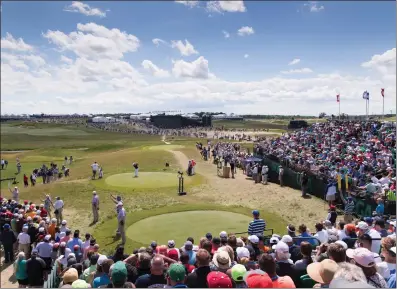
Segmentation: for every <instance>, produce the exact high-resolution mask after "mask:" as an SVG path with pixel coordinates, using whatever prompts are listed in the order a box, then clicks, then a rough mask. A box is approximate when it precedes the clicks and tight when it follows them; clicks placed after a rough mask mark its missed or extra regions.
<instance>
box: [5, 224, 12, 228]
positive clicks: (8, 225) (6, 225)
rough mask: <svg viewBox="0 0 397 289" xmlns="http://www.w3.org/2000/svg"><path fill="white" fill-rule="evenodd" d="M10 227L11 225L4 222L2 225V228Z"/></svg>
mask: <svg viewBox="0 0 397 289" xmlns="http://www.w3.org/2000/svg"><path fill="white" fill-rule="evenodd" d="M10 227H11V226H10V224H4V226H3V228H4V229H9V228H10Z"/></svg>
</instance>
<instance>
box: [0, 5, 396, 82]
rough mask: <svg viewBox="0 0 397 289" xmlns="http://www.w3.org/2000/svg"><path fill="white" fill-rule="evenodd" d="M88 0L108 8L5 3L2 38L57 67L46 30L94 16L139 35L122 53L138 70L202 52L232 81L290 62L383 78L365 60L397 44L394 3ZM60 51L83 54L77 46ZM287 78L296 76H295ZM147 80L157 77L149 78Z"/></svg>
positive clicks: (262, 75) (255, 77) (168, 66)
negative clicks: (218, 8) (179, 44)
mask: <svg viewBox="0 0 397 289" xmlns="http://www.w3.org/2000/svg"><path fill="white" fill-rule="evenodd" d="M84 3H86V4H88V5H89V6H90V7H91V8H94V7H95V8H98V9H100V10H101V11H103V12H106V17H96V16H87V15H83V14H81V13H70V12H66V11H64V8H65V7H66V6H68V5H70V4H71V2H66V1H64V2H62V1H59V2H55V1H54V2H33V1H32V2H30V1H29V2H20V1H18V2H17V1H15V2H14V1H10V2H3V4H2V25H1V33H2V37H4V35H5V34H6V33H7V32H8V33H10V34H12V36H13V37H14V38H15V39H17V38H22V39H23V41H24V42H25V43H27V44H29V45H32V46H34V47H37V48H38V49H36V50H35V51H36V53H38V54H39V55H42V56H43V58H44V59H45V60H46V62H47V63H48V64H52V65H55V63H57V62H58V61H59V56H60V52H59V51H56V50H54V45H51V43H49V41H48V39H46V38H44V37H42V34H43V33H46V32H47V31H48V30H52V31H57V30H58V31H61V32H63V33H65V34H69V33H71V32H72V31H76V27H77V24H78V23H81V24H86V23H90V22H92V23H95V24H97V25H100V26H104V27H106V28H107V29H112V28H116V29H119V30H120V31H125V32H126V33H128V34H132V35H135V36H136V37H137V38H139V40H140V47H139V49H138V50H137V51H136V52H133V53H125V55H124V56H123V61H126V62H128V63H129V64H130V65H131V66H132V67H134V68H136V69H137V70H138V71H140V68H139V67H140V65H141V62H142V61H143V60H145V59H147V60H150V61H151V62H153V63H154V64H155V65H157V66H158V67H160V68H162V69H164V70H167V71H171V70H172V67H173V62H172V61H173V60H174V61H177V60H179V59H183V60H184V61H186V62H192V61H194V60H196V59H197V58H198V57H199V56H203V57H204V58H205V59H206V60H207V61H208V63H209V65H208V66H209V71H210V72H211V73H213V74H214V75H215V76H216V77H217V78H219V79H222V80H225V81H230V82H250V81H254V82H255V81H261V80H263V79H268V78H272V77H279V76H281V74H280V71H285V70H289V69H291V68H294V69H300V68H310V69H311V70H313V71H314V72H315V73H316V74H328V73H344V74H347V75H352V74H354V75H355V76H357V77H360V76H363V77H366V76H371V77H374V81H375V82H376V81H378V79H377V77H378V78H380V76H379V75H373V74H372V73H373V71H372V72H368V71H367V70H363V69H362V67H361V66H360V65H361V64H362V63H364V62H367V61H369V60H370V59H371V57H372V56H373V55H375V54H382V53H384V52H386V51H387V50H390V49H393V48H395V43H396V30H395V23H396V14H395V2H392V1H389V2H375V1H367V2H364V1H360V2H359V1H350V2H342V1H338V2H325V1H324V2H303V1H302V2H294V1H290V2H287V1H274V2H272V1H268V2H259V1H257V2H250V1H244V4H243V5H244V6H245V8H246V11H245V12H241V13H240V12H228V11H223V12H222V13H216V12H208V11H207V10H206V9H205V7H204V6H205V4H206V3H205V2H203V3H200V4H198V5H197V6H195V7H188V6H186V5H183V4H180V3H175V2H173V1H162V2H155V1H150V2H149V1H137V2H117V1H114V2H106V1H104V2H95V1H92V2H84ZM311 7H312V10H311ZM313 7H315V8H314V9H313ZM321 7H323V9H321ZM243 26H248V27H252V28H253V30H254V34H252V35H247V36H243V37H242V36H238V35H237V30H238V29H240V28H241V27H243ZM222 31H227V32H228V33H229V34H230V37H229V38H225V37H224V36H223V33H222ZM154 38H160V39H162V40H164V41H167V42H170V41H171V40H182V41H184V40H185V39H187V40H188V41H189V42H190V43H191V44H192V45H194V48H195V49H196V50H197V51H198V52H199V53H198V54H192V55H189V56H184V57H181V54H180V53H179V51H178V49H175V48H171V47H169V46H166V45H161V44H160V45H159V46H158V47H157V46H156V45H154V44H153V43H152V39H154ZM2 51H3V49H2ZM38 51H39V52H38ZM61 54H63V55H65V56H67V57H70V58H71V59H76V58H77V56H76V54H75V52H74V51H72V50H68V51H64V52H62V53H61ZM245 54H248V55H249V56H248V57H247V58H245V57H244V55H245ZM44 55H45V57H44ZM292 59H300V63H298V64H297V65H294V66H293V67H292V66H288V63H289V62H290V61H292ZM394 63H395V59H394ZM282 77H283V78H286V79H289V78H294V79H295V78H296V76H295V75H293V74H292V75H291V74H288V75H283V76H282ZM308 77H309V78H310V77H312V76H311V75H308V74H304V75H303V74H302V75H299V79H305V78H308ZM148 80H149V81H150V83H152V81H154V82H155V83H157V80H153V79H152V78H150V77H148ZM162 81H164V82H170V81H173V79H166V80H162Z"/></svg>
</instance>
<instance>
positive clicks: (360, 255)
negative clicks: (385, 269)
mask: <svg viewBox="0 0 397 289" xmlns="http://www.w3.org/2000/svg"><path fill="white" fill-rule="evenodd" d="M346 256H347V257H349V258H350V259H354V261H355V262H356V263H358V264H359V265H361V266H363V267H367V268H370V267H372V266H374V265H375V258H374V254H373V253H372V252H371V251H369V250H368V249H366V248H357V249H347V250H346Z"/></svg>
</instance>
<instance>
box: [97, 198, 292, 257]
mask: <svg viewBox="0 0 397 289" xmlns="http://www.w3.org/2000/svg"><path fill="white" fill-rule="evenodd" d="M178 198H179V199H180V200H181V202H183V198H184V197H178ZM130 211H131V210H130ZM197 211H205V212H208V211H216V212H217V213H216V214H217V216H218V217H219V219H218V217H216V216H215V218H205V219H204V220H201V218H195V219H194V220H193V221H194V223H193V221H192V219H191V218H190V217H188V218H186V220H187V221H186V222H185V221H183V220H181V219H180V218H179V217H178V218H173V219H174V220H175V222H176V224H177V225H176V226H175V225H173V223H172V222H171V220H170V215H166V214H171V213H178V212H184V215H183V216H184V217H185V216H187V215H186V214H188V213H189V212H193V214H197V213H196V212H197ZM219 211H224V212H227V213H235V214H238V215H237V217H238V221H237V222H238V223H239V224H235V223H236V221H235V220H236V215H229V216H233V217H234V218H229V222H227V218H226V215H222V214H219ZM251 212H252V211H251V210H250V209H247V208H244V207H236V206H228V207H222V206H219V205H213V204H202V203H199V204H191V203H189V204H186V203H185V204H183V203H182V204H174V205H172V206H161V207H158V208H156V209H151V210H140V211H138V210H135V211H134V213H133V214H128V215H127V218H126V224H125V228H126V237H127V242H126V246H125V247H126V248H127V251H128V252H129V251H131V250H133V249H136V248H139V247H142V246H145V247H147V246H148V245H149V244H150V242H151V241H154V240H156V241H159V243H158V244H161V243H160V242H162V241H164V242H166V240H169V239H167V238H171V237H170V236H171V234H172V236H174V237H173V238H172V239H173V240H175V241H177V242H178V244H181V243H182V242H183V240H186V239H187V237H190V236H193V237H195V242H196V243H198V241H199V238H200V237H204V236H205V233H207V232H211V230H212V232H211V233H212V234H213V236H215V235H217V234H219V233H220V232H221V231H222V230H225V229H224V228H223V229H220V227H219V226H218V223H220V222H221V223H223V224H224V225H226V226H227V228H230V229H231V230H233V229H235V230H236V231H234V232H233V231H229V232H228V233H240V232H246V231H247V228H248V222H249V221H250V220H251ZM114 215H115V213H114ZM153 216H156V217H157V218H156V219H157V220H159V219H158V218H162V217H165V218H166V219H168V220H166V223H162V224H167V223H168V224H169V225H168V227H164V228H162V227H161V226H158V225H156V224H154V223H153V226H155V228H157V229H158V230H159V231H157V230H152V227H150V228H145V230H146V231H147V232H151V233H150V236H148V237H147V238H146V237H144V236H137V234H138V233H137V232H135V229H134V226H133V225H134V224H138V226H141V225H142V224H145V223H139V222H140V221H143V222H147V218H150V217H153ZM176 216H178V215H176ZM201 216H202V214H201ZM209 216H212V217H214V213H213V212H209ZM245 216H246V218H245V219H244V217H245ZM171 217H172V215H171ZM262 217H263V218H264V219H265V220H266V221H267V222H268V223H269V224H271V228H273V229H274V232H275V233H278V234H283V233H284V232H285V227H286V226H287V223H286V222H284V221H283V220H282V219H280V218H278V217H277V216H275V215H274V214H271V213H269V212H266V211H263V213H262ZM156 219H154V220H156ZM152 220H153V219H152ZM188 220H190V222H188ZM211 220H212V222H211ZM243 220H244V221H246V223H243V222H242V221H243ZM160 221H161V222H163V221H162V220H161V219H160ZM150 222H151V220H150V219H149V223H150ZM170 222H171V223H170ZM146 224H147V223H146ZM181 224H182V225H183V226H184V227H181V226H180V225H181ZM178 225H179V226H178ZM205 225H208V226H209V227H208V228H207V229H205ZM131 226H133V227H132V228H131ZM116 228H117V221H116V219H115V218H114V217H113V218H112V217H109V219H108V220H106V221H104V222H102V223H101V224H100V226H98V227H97V228H96V230H95V231H94V232H93V234H94V236H95V238H96V239H97V240H98V241H99V242H100V244H105V247H106V249H105V250H106V251H105V252H106V253H113V252H114V249H115V248H116V246H117V245H118V244H119V240H117V239H114V235H115V234H114V232H115V230H116ZM240 230H241V231H240ZM196 231H197V232H199V233H198V234H197V233H196ZM127 232H128V233H127ZM161 232H163V233H164V232H167V233H166V236H163V234H161ZM243 235H246V234H243Z"/></svg>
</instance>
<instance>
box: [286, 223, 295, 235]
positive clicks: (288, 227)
mask: <svg viewBox="0 0 397 289" xmlns="http://www.w3.org/2000/svg"><path fill="white" fill-rule="evenodd" d="M287 230H288V232H290V233H295V226H294V225H291V224H290V225H288V226H287Z"/></svg>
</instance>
